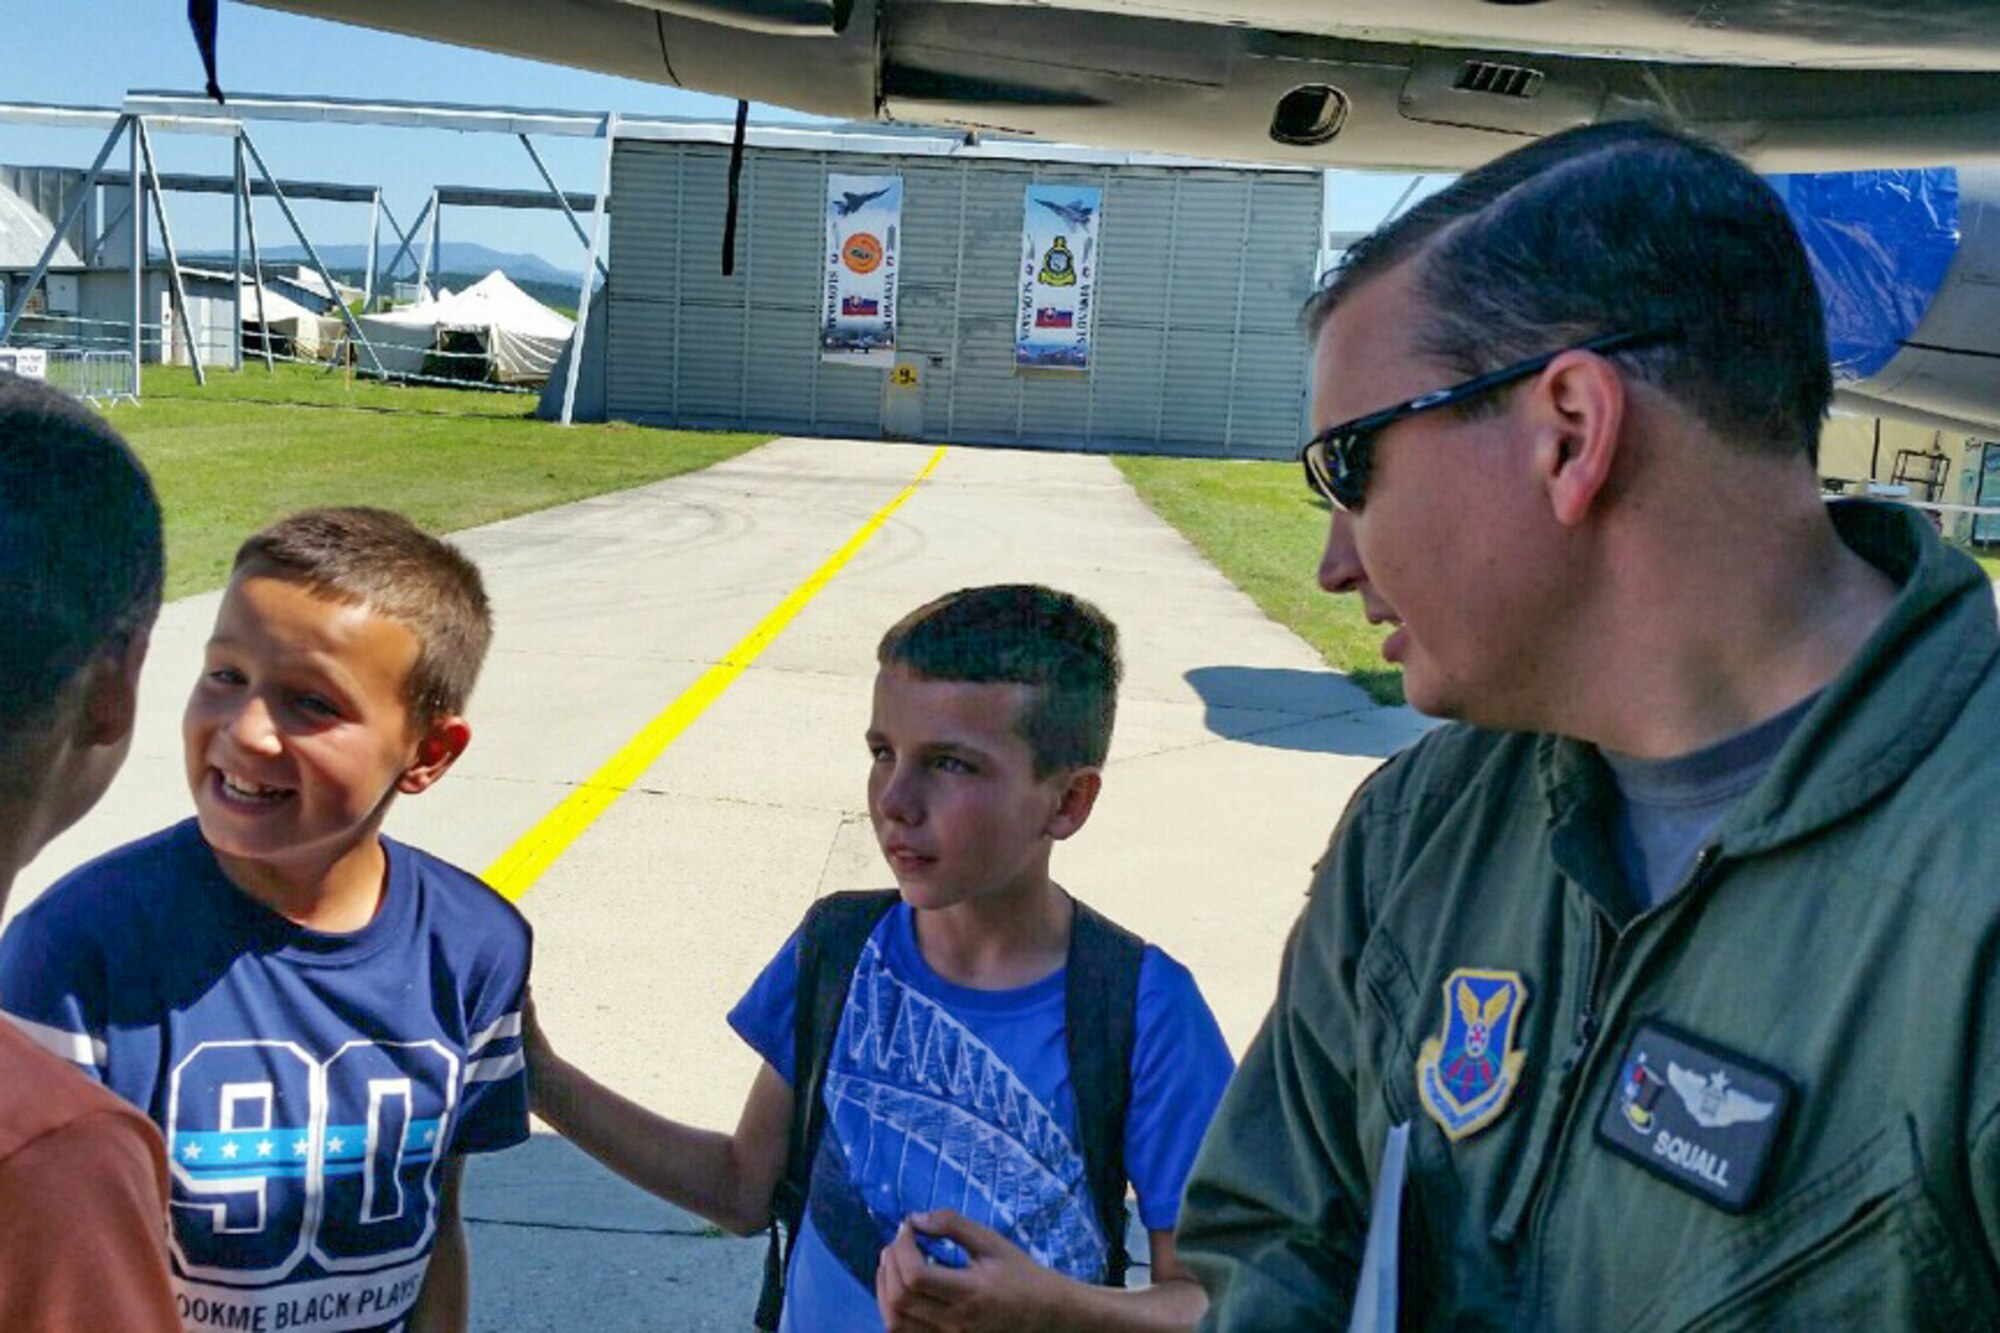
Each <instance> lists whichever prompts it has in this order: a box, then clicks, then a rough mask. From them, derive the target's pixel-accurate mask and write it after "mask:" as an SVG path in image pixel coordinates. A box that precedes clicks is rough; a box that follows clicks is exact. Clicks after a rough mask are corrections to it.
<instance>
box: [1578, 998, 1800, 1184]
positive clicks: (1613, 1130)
mask: <svg viewBox="0 0 2000 1333" xmlns="http://www.w3.org/2000/svg"><path fill="white" fill-rule="evenodd" d="M1792 1097H1793V1091H1792V1085H1791V1082H1790V1081H1789V1080H1788V1079H1786V1077H1785V1076H1784V1075H1783V1074H1781V1073H1779V1072H1778V1071H1777V1070H1775V1069H1772V1068H1770V1067H1769V1066H1768V1065H1763V1064H1759V1063H1758V1062H1756V1061H1755V1060H1751V1059H1749V1058H1747V1057H1745V1056H1741V1055H1738V1054H1736V1053H1735V1052H1733V1051H1728V1050H1725V1049H1723V1048H1722V1047H1720V1046H1716V1045H1713V1044H1711V1043H1709V1042H1705V1041H1702V1040H1701V1039H1700V1038H1698V1037H1692V1036H1689V1035H1688V1034H1687V1033H1685V1032H1680V1031H1676V1030H1675V1029H1673V1028H1671V1027H1669V1026H1667V1025H1666V1024H1664V1023H1660V1022H1657V1021H1653V1020H1648V1021H1647V1022H1644V1023H1641V1024H1640V1025H1639V1029H1638V1031H1637V1032H1635V1033H1633V1035H1632V1042H1631V1044H1630V1045H1629V1046H1627V1047H1626V1048H1625V1057H1624V1059H1623V1060H1622V1061H1621V1062H1620V1063H1619V1073H1618V1082H1617V1083H1616V1084H1615V1085H1614V1086H1613V1087H1612V1089H1611V1095H1610V1096H1609V1097H1607V1098H1606V1099H1605V1102H1604V1110H1603V1112H1602V1113H1601V1114H1600V1115H1599V1116H1598V1118H1597V1139H1598V1142H1600V1143H1602V1144H1603V1145H1604V1146H1605V1147H1607V1148H1609V1149H1611V1150H1612V1151H1613V1152H1615V1153H1618V1154H1620V1155H1621V1156H1624V1157H1628V1158H1630V1159H1631V1160H1632V1161H1634V1162H1636V1163H1638V1164H1639V1165H1640V1166H1642V1167H1644V1168H1645V1169H1646V1170H1648V1171H1650V1172H1652V1173H1653V1174H1654V1175H1656V1176H1658V1177H1660V1179H1662V1180H1664V1181H1666V1182H1667V1183H1668V1184H1670V1185H1674V1186H1677V1187H1679V1188H1680V1189H1684V1190H1686V1191H1687V1192H1688V1193H1690V1194H1693V1195H1694V1196H1695V1197H1696V1198H1699V1199H1704V1200H1706V1201H1707V1202H1709V1203H1712V1204H1714V1205H1715V1206H1716V1207H1718V1208H1720V1209H1722V1210H1723V1211H1724V1212H1730V1213H1740V1212H1743V1211H1744V1210H1745V1209H1747V1208H1749V1207H1750V1205H1751V1203H1752V1201H1753V1200H1754V1199H1755V1198H1756V1196H1757V1188H1758V1186H1759V1185H1761V1184H1762V1183H1763V1179H1764V1170H1765V1168H1766V1167H1767V1166H1768V1165H1769V1164H1770V1161H1771V1154H1772V1150H1773V1149H1774V1148H1775V1147H1776V1146H1777V1142H1778V1135H1779V1132H1780V1131H1781V1130H1782V1129H1783V1128H1784V1124H1785V1120H1786V1117H1787V1113H1788V1112H1789V1111H1790V1110H1791V1104H1792Z"/></svg>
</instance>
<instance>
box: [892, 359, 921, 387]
mask: <svg viewBox="0 0 2000 1333" xmlns="http://www.w3.org/2000/svg"><path fill="white" fill-rule="evenodd" d="M889 383H891V384H893V385H895V386H896V387H897V388H899V389H914V388H916V387H917V368H916V367H915V366H913V365H911V364H910V363H909V362H907V361H904V362H902V363H900V364H899V365H897V367H896V368H895V369H894V370H892V371H890V372H889Z"/></svg>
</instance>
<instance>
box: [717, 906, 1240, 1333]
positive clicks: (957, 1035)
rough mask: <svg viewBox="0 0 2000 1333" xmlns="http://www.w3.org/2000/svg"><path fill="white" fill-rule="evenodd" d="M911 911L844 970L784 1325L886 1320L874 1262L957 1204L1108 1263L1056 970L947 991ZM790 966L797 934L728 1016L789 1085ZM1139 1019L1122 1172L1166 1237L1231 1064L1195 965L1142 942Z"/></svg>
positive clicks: (1081, 1262)
mask: <svg viewBox="0 0 2000 1333" xmlns="http://www.w3.org/2000/svg"><path fill="white" fill-rule="evenodd" d="M914 921H915V916H914V913H913V912H912V911H911V909H910V907H909V906H908V904H905V903H900V902H899V903H897V904H895V905H894V906H893V907H892V908H891V909H890V910H889V912H888V913H886V914H885V915H884V916H883V918H882V921H881V922H880V923H879V924H878V925H877V926H876V927H875V930H874V933H873V934H872V935H871V936H870V937H869V940H868V942H867V944H866V945H864V946H863V948H862V952H861V958H860V961H859V962H858V963H857V964H856V965H855V969H854V979H853V981H852V983H851V984H850V985H849V988H848V993H847V1005H846V1007H845V1009H844V1010H843V1011H842V1013H841V1018H840V1028H839V1033H838V1035H837V1038H836V1040H835V1042H834V1046H833V1049H832V1051H831V1052H830V1053H829V1056H828V1060H827V1072H826V1086H825V1094H824V1095H825V1100H826V1109H827V1121H826V1134H825V1136H824V1138H823V1139H822V1140H821V1143H820V1150H819V1156H818V1159H817V1160H816V1161H815V1162H814V1164H813V1173H812V1185H811V1189H810V1190H809V1191H808V1194H807V1201H806V1216H805V1221H804V1223H803V1225H802V1226H801V1227H800V1231H799V1239H798V1244H797V1246H796V1248H795V1249H794V1250H793V1253H792V1263H791V1268H790V1269H789V1271H788V1273H787V1275H786V1285H785V1314H784V1323H783V1329H784V1330H785V1331H786V1333H802V1330H806V1329H811V1330H814V1331H815V1333H820V1331H821V1330H836V1331H837V1333H847V1331H848V1330H879V1329H880V1328H881V1327H882V1319H881V1316H880V1314H879V1313H878V1311H877V1310H876V1306H875V1265H876V1261H877V1258H878V1257H879V1255H880V1254H881V1251H882V1248H883V1247H884V1246H885V1245H887V1244H888V1243H889V1242H890V1241H891V1240H892V1239H894V1237H895V1234H896V1229H897V1227H898V1226H900V1225H901V1223H902V1221H903V1218H904V1217H906V1216H907V1215H909V1214H910V1213H917V1212H925V1211H928V1210H930V1209H933V1208H952V1209H956V1210H957V1211H959V1212H961V1213H963V1214H965V1215H966V1216H967V1217H969V1218H971V1219H972V1220H973V1221H975V1222H979V1223H981V1224H983V1225H985V1226H989V1227H991V1228H993V1229H994V1230H995V1231H998V1232H999V1233H1001V1234H1002V1235H1004V1236H1006V1237H1008V1238H1009V1239H1010V1240H1012V1241H1013V1242H1014V1243H1015V1244H1016V1245H1019V1246H1020V1247H1021V1248H1022V1249H1023V1250H1025V1251H1027V1253H1028V1254H1029V1256H1030V1257H1032V1258H1033V1259H1034V1260H1035V1262H1037V1263H1039V1264H1041V1265H1042V1266H1044V1267H1046V1268H1051V1269H1054V1270H1055V1271H1057V1272H1060V1273H1064V1274H1067V1275H1068V1276H1070V1277H1074V1278H1077V1279H1078V1280H1080V1281H1084V1282H1095V1281H1098V1280H1100V1279H1102V1277H1103V1275H1104V1272H1105V1268H1106V1265H1107V1264H1108V1262H1109V1246H1108V1245H1107V1243H1106V1241H1105V1237H1104V1233H1103V1228H1102V1227H1101V1226H1100V1225H1099V1223H1098V1219H1097V1213H1096V1210H1095V1207H1094V1206H1093V1204H1092V1202H1091V1198H1090V1184H1089V1181H1088V1179H1087V1178H1086V1173H1085V1170H1084V1163H1083V1151H1082V1147H1081V1144H1080V1141H1079V1139H1078V1137H1077V1125H1076V1098H1075V1094H1074V1093H1073V1091H1072V1090H1071V1087H1070V1077H1069V1052H1068V1047H1067V1038H1066V1035H1065V1034H1066V1024H1065V972H1064V969H1057V971H1056V972H1055V973H1053V974H1052V975H1050V976H1047V977H1044V978H1043V979H1042V980H1040V981H1037V982H1035V983H1034V984H1032V985H1028V986H1022V987H1019V988H1017V989H1013V990H973V989H970V988H968V987H965V986H958V985H954V984H952V983H951V982H949V981H946V980H945V979H944V978H943V977H940V976H939V975H938V974H937V973H936V972H934V971H932V970H931V968H930V965H929V964H928V963H926V962H925V961H924V958H923V954H922V952H921V951H920V950H919V948H918V947H917V938H916V930H915V925H914ZM798 968H799V962H798V936H797V934H796V933H795V934H794V935H793V936H792V938H791V939H790V940H788V941H786V943H785V946H784V948H782V949H780V950H779V951H778V954H777V957H775V958H773V959H772V960H771V962H770V964H769V965H768V966H767V967H765V969H764V971H763V973H762V974H761V975H759V976H758V978H757V980H756V981H755V982H754V983H753V984H752V985H751V987H750V989H749V991H748V992H747V993H746V994H745V995H744V997H743V999H742V1000H741V1001H740V1002H738V1004H737V1006H736V1008H735V1009H733V1010H731V1011H730V1014H729V1023H730V1026H731V1027H733V1028H735V1029H736V1031H737V1033H738V1034H739V1035H740V1036H742V1038H743V1039H744V1040H745V1041H747V1042H749V1043H750V1045H751V1046H752V1047H753V1048H755V1050H756V1051H757V1053H758V1054H759V1055H761V1056H763V1057H764V1059H765V1060H766V1061H768V1062H769V1063H770V1065H771V1067H772V1068H773V1069H775V1070H777V1071H778V1073H779V1074H780V1075H781V1076H782V1077H783V1078H784V1080H785V1081H786V1082H787V1083H795V1082H796V1079H795V1071H794V1070H793V1068H792V1063H793V1049H792V1033H793V1014H794V1013H795V1012H796V1008H797V1004H798ZM1134 1021H1135V1029H1134V1033H1133V1046H1132V1099H1131V1106H1130V1110H1129V1112H1128V1114H1127V1116H1126V1121H1125V1166H1126V1172H1127V1174H1128V1175H1129V1176H1130V1177H1131V1181H1132V1187H1133V1190H1134V1191H1135V1192H1136V1193H1137V1195H1138V1197H1139V1219H1140V1221H1141V1223H1142V1224H1143V1225H1144V1226H1145V1227H1146V1228H1147V1229H1148V1230H1155V1231H1161V1230H1171V1229H1172V1227H1173V1225H1174V1222H1175V1220H1176V1219H1177V1217H1178V1215H1179V1210H1180V1197H1181V1186H1182V1185H1183V1184H1184V1183H1185V1182H1186V1180H1187V1174H1188V1169H1189V1167H1190V1166H1191V1165H1192V1164H1193V1162H1194V1154H1195V1148H1196V1147H1197V1145H1199V1144H1200V1142H1201V1136H1202V1132H1203V1131H1204V1130H1206V1129H1207V1128H1208V1122H1209V1118H1210V1117H1211V1116H1212V1115H1213V1114H1214V1112H1215V1107H1216V1103H1217V1102H1218V1101H1219V1100H1220V1099H1221V1097H1222V1089H1223V1085H1224V1084H1225V1083H1227V1082H1228V1081H1229V1075H1230V1071H1231V1068H1232V1062H1231V1060H1230V1056H1229V1048H1228V1046H1227V1045H1226V1044H1225V1043H1224V1042H1223V1039H1222V1031H1221V1029H1220V1028H1218V1027H1217V1026H1216V1022H1215V1016H1214V1015H1213V1014H1211V1013H1210V1012H1209V1009H1208V1005H1207V1003H1206V1002H1205V1001H1204V1000H1203V999H1202V998H1201V992H1200V990H1199V989H1198V988H1197V987H1196V986H1195V982H1194V977H1193V976H1192V975H1190V974H1189V972H1188V970H1187V969H1186V968H1185V967H1182V966H1181V965H1180V964H1179V963H1177V962H1175V961H1174V960H1173V959H1172V958H1169V957H1168V956H1167V955H1166V954H1165V953H1163V952H1161V951H1160V950H1159V949H1157V948H1154V947H1152V946H1150V945H1148V946H1147V948H1146V951H1145V955H1144V958H1143V960H1142V961H1141V963H1140V966H1139V996H1138V1007H1137V1012H1136V1014H1135V1020H1134Z"/></svg>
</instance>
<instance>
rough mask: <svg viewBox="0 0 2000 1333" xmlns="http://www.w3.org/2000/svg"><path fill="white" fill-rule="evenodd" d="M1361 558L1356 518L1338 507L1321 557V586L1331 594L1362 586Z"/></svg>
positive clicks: (1327, 530)
mask: <svg viewBox="0 0 2000 1333" xmlns="http://www.w3.org/2000/svg"><path fill="white" fill-rule="evenodd" d="M1361 573H1362V571H1361V555H1360V553H1359V552H1358V551H1356V550H1355V547H1354V516H1353V515H1352V514H1350V513H1348V512H1347V511H1346V510H1344V509H1340V508H1338V507H1336V508H1335V509H1334V510H1333V511H1332V513H1331V515H1330V516H1329V520H1328V522H1327V525H1326V548H1325V549H1324V550H1323V551H1321V552H1320V557H1319V586H1320V587H1322V588H1324V589H1326V590H1327V591H1328V592H1331V593H1343V592H1354V591H1356V590H1357V589H1359V588H1360V586H1361Z"/></svg>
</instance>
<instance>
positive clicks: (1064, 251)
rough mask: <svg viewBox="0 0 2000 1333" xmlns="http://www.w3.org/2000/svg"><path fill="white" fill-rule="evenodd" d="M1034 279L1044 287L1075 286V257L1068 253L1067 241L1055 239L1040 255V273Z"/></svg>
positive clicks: (1060, 238) (1059, 238)
mask: <svg viewBox="0 0 2000 1333" xmlns="http://www.w3.org/2000/svg"><path fill="white" fill-rule="evenodd" d="M1036 277H1037V279H1038V280H1039V281H1040V282H1041V284H1042V285H1043V286H1044V287H1074V286H1076V256H1075V255H1073V254H1071V253H1070V252H1069V242H1068V241H1066V240H1064V239H1063V238H1062V237H1060V236H1058V237H1056V239H1055V242H1054V243H1053V244H1052V245H1050V246H1049V248H1048V249H1047V250H1046V251H1044V252H1043V253H1042V271H1041V272H1040V273H1039V274H1037V275H1036Z"/></svg>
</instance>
